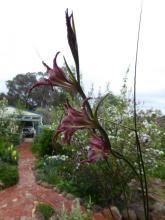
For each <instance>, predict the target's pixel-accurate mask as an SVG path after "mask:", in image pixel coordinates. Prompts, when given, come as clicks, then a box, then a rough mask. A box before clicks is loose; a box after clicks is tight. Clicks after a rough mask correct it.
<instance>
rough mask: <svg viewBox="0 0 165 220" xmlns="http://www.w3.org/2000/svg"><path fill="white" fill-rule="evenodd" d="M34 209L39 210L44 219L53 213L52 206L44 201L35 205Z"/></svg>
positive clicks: (46, 219)
mask: <svg viewBox="0 0 165 220" xmlns="http://www.w3.org/2000/svg"><path fill="white" fill-rule="evenodd" d="M36 211H37V212H39V213H40V214H41V215H42V216H43V218H44V219H45V220H48V219H49V218H50V217H51V216H52V215H53V214H54V209H53V207H52V206H51V205H48V204H46V203H39V204H38V205H37V207H36Z"/></svg>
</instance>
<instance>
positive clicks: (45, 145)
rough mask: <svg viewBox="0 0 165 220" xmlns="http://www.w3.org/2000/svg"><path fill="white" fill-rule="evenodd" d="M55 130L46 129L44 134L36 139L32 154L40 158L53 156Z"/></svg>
mask: <svg viewBox="0 0 165 220" xmlns="http://www.w3.org/2000/svg"><path fill="white" fill-rule="evenodd" d="M52 136H53V130H50V129H48V128H45V129H44V130H43V132H42V133H41V134H40V135H39V136H38V137H37V138H36V139H35V141H34V143H33V145H32V152H33V153H34V154H36V155H38V156H39V157H43V156H45V155H52V153H53V145H52Z"/></svg>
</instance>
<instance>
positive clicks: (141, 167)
mask: <svg viewBox="0 0 165 220" xmlns="http://www.w3.org/2000/svg"><path fill="white" fill-rule="evenodd" d="M141 17H142V7H141V11H140V19H139V27H138V36H137V45H136V57H135V75H134V126H135V137H136V147H137V156H138V165H139V172H140V184H141V189H142V194H143V206H144V212H145V220H149V201H148V186H147V178H146V172H145V167H144V161H143V156H142V150H141V145H140V141H139V136H138V131H137V111H136V75H137V60H138V49H139V39H140V27H141ZM143 179H144V180H143Z"/></svg>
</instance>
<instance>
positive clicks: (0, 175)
mask: <svg viewBox="0 0 165 220" xmlns="http://www.w3.org/2000/svg"><path fill="white" fill-rule="evenodd" d="M18 179H19V174H18V168H17V166H16V165H11V164H8V163H0V181H2V182H3V183H4V185H5V187H8V186H12V185H14V184H16V183H17V182H18Z"/></svg>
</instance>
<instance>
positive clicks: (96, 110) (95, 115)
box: [94, 93, 109, 119]
mask: <svg viewBox="0 0 165 220" xmlns="http://www.w3.org/2000/svg"><path fill="white" fill-rule="evenodd" d="M108 95H109V93H108V94H106V95H105V96H104V97H103V98H102V99H101V100H100V101H99V103H98V104H97V106H96V109H95V112H94V118H95V119H96V118H97V112H98V109H99V107H100V105H101V103H102V102H103V101H104V99H106V98H107V96H108Z"/></svg>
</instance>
